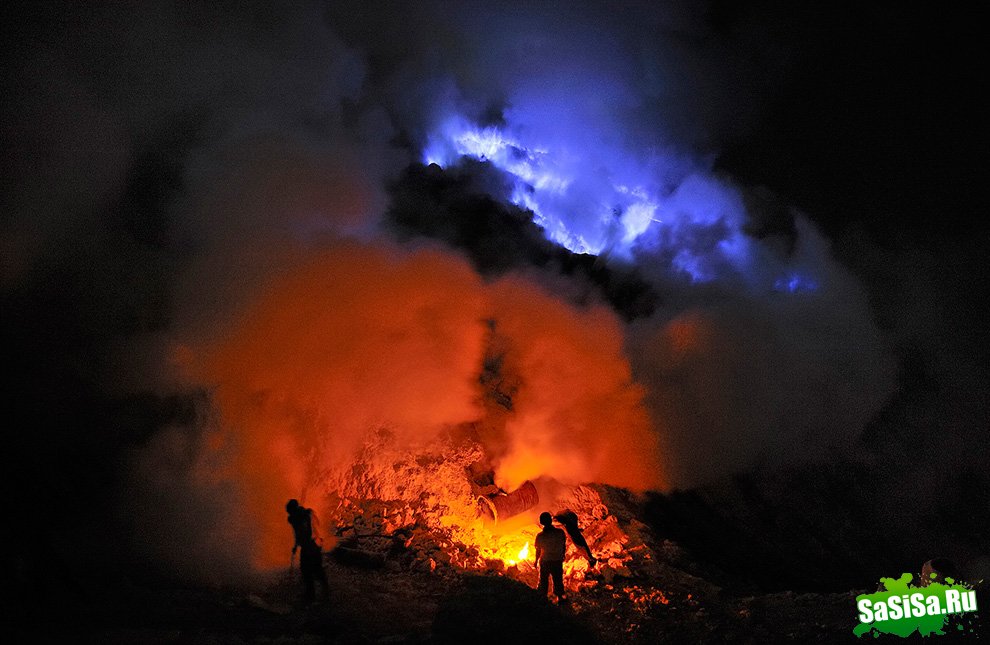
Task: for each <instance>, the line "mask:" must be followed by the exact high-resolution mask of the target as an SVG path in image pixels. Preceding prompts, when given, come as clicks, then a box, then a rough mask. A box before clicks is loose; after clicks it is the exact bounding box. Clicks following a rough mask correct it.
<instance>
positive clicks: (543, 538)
mask: <svg viewBox="0 0 990 645" xmlns="http://www.w3.org/2000/svg"><path fill="white" fill-rule="evenodd" d="M540 524H542V525H543V530H542V531H540V532H539V533H538V534H537V535H536V544H535V546H536V549H535V550H536V562H537V564H538V565H539V567H540V586H539V587H537V588H536V590H537V591H538V592H540V596H541V597H544V598H545V597H546V595H547V589H548V588H549V582H550V578H551V577H552V578H553V593H554V595H555V596H557V600H565V599H566V598H567V597H566V596H565V595H564V548H565V547H566V546H567V537H566V535H565V533H564V532H563V531H561V530H560V529H558V528H557V527H555V526H554V525H553V516H552V515H550V513H547V512H546V511H544V512H543V513H540Z"/></svg>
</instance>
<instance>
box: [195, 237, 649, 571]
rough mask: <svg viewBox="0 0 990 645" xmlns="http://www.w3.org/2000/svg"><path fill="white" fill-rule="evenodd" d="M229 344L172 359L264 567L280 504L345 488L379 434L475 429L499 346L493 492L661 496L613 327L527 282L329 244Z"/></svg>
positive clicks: (418, 435) (401, 439) (397, 252)
mask: <svg viewBox="0 0 990 645" xmlns="http://www.w3.org/2000/svg"><path fill="white" fill-rule="evenodd" d="M225 329H226V335H225V337H224V338H223V339H212V340H211V342H209V343H208V344H207V345H205V346H203V347H184V348H181V349H180V354H181V356H180V357H179V359H178V360H180V361H181V362H182V363H183V369H185V370H186V371H187V372H188V376H189V378H191V379H192V380H194V381H196V382H202V383H206V384H209V385H210V387H211V392H212V395H213V398H214V400H215V401H216V404H217V408H218V411H219V414H220V415H221V419H220V424H221V427H222V428H224V429H225V430H226V432H225V433H221V435H220V436H221V437H222V438H223V439H222V440H223V441H225V442H227V443H228V444H229V445H230V446H232V447H233V448H234V450H235V452H236V458H235V463H234V465H233V473H234V476H235V479H237V480H238V481H240V483H241V484H242V486H243V489H244V490H243V492H244V493H245V501H246V507H247V509H249V511H250V513H251V517H252V518H253V520H254V522H252V524H253V525H255V526H258V527H260V529H261V530H260V533H259V534H260V535H261V536H264V538H265V539H264V540H263V548H262V550H261V551H260V553H259V554H258V560H259V562H262V563H264V564H268V565H275V564H281V563H282V560H283V559H284V557H283V556H284V551H285V549H284V543H283V542H284V540H282V539H281V538H282V537H283V536H282V533H283V532H284V531H282V530H281V529H282V528H283V525H284V517H283V513H282V511H281V506H282V505H283V504H284V502H285V500H286V499H288V498H289V497H293V496H296V497H301V498H303V499H305V497H306V493H307V490H308V489H314V488H316V487H317V485H318V484H319V483H321V481H322V480H324V479H326V478H327V477H329V476H334V475H328V473H338V472H341V471H343V472H349V470H350V467H351V461H352V459H353V457H354V455H355V454H356V453H357V452H358V451H359V449H360V448H361V447H362V444H363V443H364V442H366V441H368V440H369V439H370V438H372V437H373V436H374V434H375V433H376V432H378V431H379V430H380V429H385V430H387V431H388V432H389V433H390V434H391V435H392V436H393V437H394V439H395V441H396V443H397V445H398V446H399V447H400V448H405V449H407V450H409V451H410V452H412V453H415V451H416V448H417V447H421V446H426V445H428V444H429V443H430V442H431V441H433V440H434V439H435V438H437V437H438V436H439V435H440V434H441V433H442V432H443V431H445V430H449V429H450V428H451V427H452V426H456V425H458V424H463V423H468V422H472V421H477V420H480V419H481V418H482V417H483V410H482V406H481V398H482V391H481V384H480V380H481V372H482V367H483V363H484V361H485V356H486V353H488V354H492V348H491V345H492V344H493V343H494V342H496V341H494V339H493V338H491V335H492V331H491V330H494V334H495V335H497V337H498V340H497V343H498V345H499V346H500V347H501V348H502V349H501V350H498V353H497V359H498V360H500V361H502V364H501V365H500V367H499V369H498V373H499V376H500V378H502V379H503V380H504V381H511V382H512V383H514V385H513V387H512V391H511V393H509V395H511V397H512V407H513V410H514V414H513V415H512V417H511V419H510V420H509V421H508V423H506V424H505V428H504V430H503V431H501V432H499V433H497V434H493V435H490V436H488V437H487V439H486V441H485V444H486V445H485V448H486V449H487V450H488V452H489V455H490V458H491V459H492V461H493V462H494V463H495V466H496V471H497V473H499V474H500V477H501V478H502V481H501V482H500V483H504V484H505V485H506V487H509V488H514V487H515V486H518V485H519V484H520V483H522V482H523V481H525V480H526V479H529V478H533V479H535V478H537V477H541V476H548V475H552V476H553V477H555V478H556V479H558V480H560V481H562V482H567V483H572V484H577V483H581V482H586V481H604V482H610V483H614V484H616V485H624V486H631V487H635V488H639V489H646V488H649V487H655V486H657V485H658V484H659V483H660V481H661V475H660V469H659V466H658V464H657V462H656V458H657V452H656V449H655V442H656V437H655V435H654V434H653V433H652V432H650V430H649V423H648V419H647V416H646V413H645V410H644V409H643V407H642V405H641V400H642V395H643V393H642V390H641V389H640V388H639V387H637V386H634V385H633V384H632V381H631V370H630V368H629V365H628V363H627V361H626V360H625V358H624V357H623V355H622V343H621V338H622V336H621V330H620V328H619V323H618V321H617V319H616V317H615V315H614V314H613V313H611V312H610V311H608V310H606V309H604V308H598V309H594V310H591V311H588V312H583V311H580V310H577V309H575V308H573V307H571V306H569V305H568V304H566V303H563V302H560V301H558V300H556V299H554V298H553V297H551V296H549V295H547V294H545V293H543V292H542V291H541V290H540V289H539V288H538V287H537V286H535V285H533V284H532V283H531V282H528V281H526V280H523V279H518V278H517V279H506V280H504V281H501V282H498V283H496V284H494V285H490V286H488V285H485V284H484V283H483V282H482V280H481V279H480V277H479V276H478V275H477V274H476V273H475V272H474V271H473V270H472V269H471V267H470V266H469V265H468V264H467V263H466V262H465V261H464V260H462V259H459V258H457V257H456V256H453V255H451V254H449V253H444V252H441V251H438V250H429V251H426V250H424V251H418V252H414V253H411V254H410V253H408V252H405V251H402V250H401V249H398V248H395V247H392V246H390V245H383V244H378V245H375V246H367V245H359V244H353V243H340V244H336V245H333V246H331V247H330V248H329V249H327V250H324V251H321V252H320V253H318V254H315V255H314V256H313V257H310V258H307V259H306V260H304V261H303V262H302V263H301V264H300V265H299V266H297V267H294V268H291V269H289V270H288V271H287V272H286V273H285V274H284V275H283V276H281V277H279V278H276V279H274V280H271V281H270V282H269V283H268V284H266V285H265V287H264V288H262V289H261V290H260V291H259V292H258V293H257V294H256V296H255V301H254V302H252V303H251V304H250V305H248V306H247V307H246V308H245V310H244V311H243V312H242V313H241V314H240V315H239V316H237V317H235V318H233V319H231V320H228V321H226V324H225ZM492 355H493V356H494V354H492ZM317 499H318V497H317Z"/></svg>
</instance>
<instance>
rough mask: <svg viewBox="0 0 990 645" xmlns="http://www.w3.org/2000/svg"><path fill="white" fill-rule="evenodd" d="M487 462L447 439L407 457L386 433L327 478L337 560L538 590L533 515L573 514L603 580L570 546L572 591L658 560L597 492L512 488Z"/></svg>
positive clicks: (463, 441) (478, 449)
mask: <svg viewBox="0 0 990 645" xmlns="http://www.w3.org/2000/svg"><path fill="white" fill-rule="evenodd" d="M486 464H487V460H486V458H485V456H484V452H483V450H482V446H481V445H480V444H479V443H477V442H475V441H472V440H471V439H470V438H465V437H460V438H455V437H447V438H445V439H443V440H438V441H437V442H435V443H434V444H433V445H431V446H427V447H424V448H423V449H421V450H420V451H419V452H418V453H417V454H410V453H409V452H408V451H405V450H400V449H398V448H397V447H396V445H395V443H394V441H393V439H392V436H391V435H390V433H388V432H386V431H380V432H379V433H377V434H376V435H375V436H374V437H373V438H372V439H371V440H370V441H368V442H367V443H366V444H365V445H364V446H363V448H362V450H361V451H360V454H359V456H358V458H357V460H356V461H355V462H354V463H353V464H352V465H351V467H350V468H349V469H347V470H346V472H338V473H332V474H331V473H327V474H326V475H327V476H326V477H325V479H324V480H323V482H322V485H323V491H324V494H325V495H326V506H325V507H324V508H325V509H326V510H325V511H324V515H325V523H326V525H327V528H328V530H327V531H326V532H327V533H328V534H331V536H332V538H335V539H336V540H337V542H336V544H335V548H334V549H333V554H334V556H335V557H337V558H341V559H343V560H345V561H347V560H350V561H353V562H359V563H362V564H370V565H373V566H386V567H395V568H398V569H414V570H429V571H436V570H437V569H438V568H441V569H442V568H450V569H453V570H460V571H476V572H489V573H495V574H501V575H507V576H510V577H513V578H516V579H519V580H521V581H523V582H526V583H527V584H531V585H535V580H536V575H537V569H536V567H535V562H534V559H533V557H534V552H533V548H532V544H533V542H534V540H535V537H536V534H537V533H538V531H539V529H540V527H539V526H538V524H537V516H538V515H539V513H540V512H541V511H544V510H548V511H550V512H551V513H556V512H558V511H560V510H563V509H565V508H568V509H571V510H573V511H574V512H575V513H577V515H578V517H579V518H580V522H581V525H582V527H583V532H584V536H585V538H586V539H587V541H588V543H589V545H590V546H591V548H592V551H593V552H594V553H595V555H596V557H597V558H598V560H599V561H600V562H599V564H597V566H596V568H595V571H596V572H597V574H598V575H597V577H598V580H590V579H589V572H590V571H591V569H590V568H589V564H588V560H587V558H586V557H585V554H584V552H583V551H579V550H578V549H577V548H576V547H575V546H574V544H573V543H571V541H570V540H568V551H567V555H566V559H565V563H564V570H565V579H566V584H567V586H568V587H569V588H571V589H572V590H577V589H580V588H582V587H583V586H588V585H592V586H593V585H596V584H598V582H599V581H606V582H611V581H613V580H614V579H615V578H616V577H622V576H629V575H631V572H630V565H631V563H632V561H633V560H635V559H637V558H638V559H639V560H644V561H649V560H651V559H652V554H651V553H650V550H649V548H648V547H646V546H645V545H644V544H643V543H642V540H641V539H637V540H633V541H632V542H635V543H632V542H631V539H630V535H629V534H628V533H627V532H626V531H624V530H623V529H622V528H620V527H619V524H618V519H617V517H616V516H614V515H613V514H611V513H610V512H609V509H608V507H607V506H606V505H605V504H604V502H603V501H602V498H601V495H600V494H599V492H598V491H596V490H595V489H594V488H592V487H590V486H566V485H563V484H560V483H559V482H556V481H554V480H552V479H549V478H542V479H540V480H538V481H536V482H533V481H526V482H525V483H524V484H523V485H521V486H520V487H518V488H517V489H515V490H513V491H511V492H506V491H504V490H501V489H499V488H498V487H497V486H495V485H494V484H493V483H492V480H493V477H492V472H491V471H489V470H487V469H485V465H486Z"/></svg>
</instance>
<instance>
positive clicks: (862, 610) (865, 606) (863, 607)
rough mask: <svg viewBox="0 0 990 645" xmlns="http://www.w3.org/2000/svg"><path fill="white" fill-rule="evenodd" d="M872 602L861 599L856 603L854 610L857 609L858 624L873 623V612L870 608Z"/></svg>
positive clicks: (867, 599)
mask: <svg viewBox="0 0 990 645" xmlns="http://www.w3.org/2000/svg"><path fill="white" fill-rule="evenodd" d="M872 604H873V602H872V601H871V600H870V599H869V598H863V599H862V600H860V601H859V602H857V603H856V608H857V609H859V622H861V623H872V622H873V610H872V609H870V606H871V605H872Z"/></svg>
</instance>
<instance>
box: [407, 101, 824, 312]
mask: <svg viewBox="0 0 990 645" xmlns="http://www.w3.org/2000/svg"><path fill="white" fill-rule="evenodd" d="M524 116H526V115H524ZM548 118H549V117H547V116H546V115H543V114H541V115H540V116H539V117H533V116H529V117H528V121H527V120H526V119H523V121H524V123H523V125H517V126H513V125H511V124H510V125H505V126H493V125H491V126H487V127H481V126H478V125H477V124H475V123H472V122H470V121H469V120H467V119H465V118H463V117H460V116H454V117H451V118H448V119H447V120H446V121H445V122H443V123H442V124H441V125H440V126H439V127H438V128H437V129H436V130H435V132H434V133H433V135H432V136H431V137H430V138H429V139H428V141H427V145H426V146H425V148H424V150H423V153H422V160H423V161H424V162H425V163H427V164H437V165H439V166H441V167H447V166H450V165H452V164H455V163H457V161H458V160H459V159H460V158H463V157H468V158H471V159H476V160H479V161H484V162H488V163H490V164H492V165H493V166H495V167H496V168H498V169H500V170H501V171H502V172H504V173H505V175H506V177H508V178H509V179H510V182H511V185H512V190H511V193H510V195H509V199H510V200H511V201H512V202H513V203H514V204H516V205H518V206H520V207H522V208H525V209H527V210H529V211H531V212H532V213H533V221H534V222H535V223H536V224H537V225H539V226H541V227H542V228H543V229H544V231H545V234H546V236H547V237H548V238H549V239H551V240H553V241H554V242H557V243H558V244H561V245H562V246H564V247H566V248H568V249H570V250H571V251H573V252H575V253H587V254H593V255H608V256H610V257H617V258H621V259H625V260H633V259H637V260H641V259H643V258H644V257H646V258H649V260H650V261H651V262H653V263H661V264H663V265H664V266H666V269H667V270H668V271H669V272H671V273H672V274H680V275H684V276H686V277H687V278H688V279H689V280H690V281H691V282H695V283H699V282H700V283H703V282H711V281H713V280H717V279H720V278H725V277H729V276H737V277H738V276H742V277H743V278H747V277H748V274H754V275H755V274H760V275H765V274H763V273H762V272H756V271H750V270H749V269H750V264H751V263H752V262H753V261H754V253H753V252H752V251H753V249H752V246H753V240H752V239H751V238H749V237H748V236H746V235H745V234H744V233H743V232H742V224H743V223H744V222H745V207H744V206H743V202H742V198H741V196H740V195H739V193H738V191H737V190H736V189H735V188H734V187H732V186H731V185H729V184H727V183H725V182H722V181H720V180H718V179H716V178H714V177H712V176H710V175H709V174H707V173H705V172H701V171H699V170H697V168H696V167H693V166H691V165H690V164H686V163H685V162H684V160H683V159H682V158H677V157H676V156H674V155H672V154H667V155H663V154H660V153H657V152H656V151H655V150H654V151H652V153H651V155H649V156H646V157H644V155H643V154H642V153H641V152H640V151H635V150H633V151H630V150H629V147H628V146H623V145H619V144H617V143H616V140H617V139H621V137H617V136H611V135H612V134H614V133H611V132H609V131H608V130H607V129H606V130H605V131H603V132H599V131H595V130H594V129H593V128H592V127H591V126H590V125H588V124H587V123H580V122H578V121H577V120H575V121H574V122H573V123H570V122H566V118H564V117H561V118H560V119H557V120H556V121H555V122H554V123H553V124H552V127H551V126H548V125H547V120H548ZM544 130H545V131H553V134H552V135H550V136H548V137H547V138H542V139H541V137H539V136H538V135H537V134H534V133H535V132H540V131H544ZM589 131H591V132H592V133H591V134H589ZM592 141H600V143H596V144H594V145H592V144H591V143H590V142H592ZM778 282H779V281H778ZM781 284H783V283H781ZM787 284H790V283H787ZM795 284H796V286H795V287H794V288H791V289H788V290H789V291H790V292H792V293H793V292H795V291H798V290H806V289H813V288H814V282H813V281H811V280H804V281H801V282H798V283H795Z"/></svg>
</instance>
